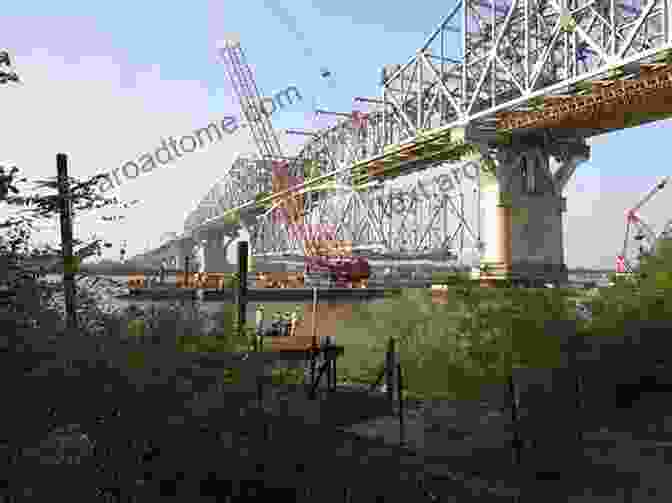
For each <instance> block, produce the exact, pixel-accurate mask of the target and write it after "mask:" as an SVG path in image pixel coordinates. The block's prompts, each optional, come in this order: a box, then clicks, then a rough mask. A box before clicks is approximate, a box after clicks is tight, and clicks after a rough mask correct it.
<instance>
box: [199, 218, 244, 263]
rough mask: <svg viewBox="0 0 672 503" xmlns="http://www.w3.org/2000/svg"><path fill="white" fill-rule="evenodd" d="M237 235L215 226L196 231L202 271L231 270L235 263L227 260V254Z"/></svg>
mask: <svg viewBox="0 0 672 503" xmlns="http://www.w3.org/2000/svg"><path fill="white" fill-rule="evenodd" d="M236 238H237V236H231V235H230V233H226V232H225V231H223V230H221V229H217V228H207V229H203V230H200V231H198V233H197V236H196V243H197V244H196V246H197V251H198V253H199V254H200V257H201V260H202V262H203V265H202V269H203V272H219V273H221V272H233V271H234V270H235V264H233V263H231V262H229V260H228V258H227V254H228V253H229V250H230V248H231V246H232V243H234V242H235V240H236Z"/></svg>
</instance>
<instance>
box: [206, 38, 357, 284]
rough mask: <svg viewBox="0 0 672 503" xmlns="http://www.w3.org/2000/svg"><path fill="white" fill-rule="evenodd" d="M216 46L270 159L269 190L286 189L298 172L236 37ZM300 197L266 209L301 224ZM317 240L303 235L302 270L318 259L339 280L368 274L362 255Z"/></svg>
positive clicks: (281, 219) (341, 245) (257, 142)
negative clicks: (292, 169) (284, 149)
mask: <svg viewBox="0 0 672 503" xmlns="http://www.w3.org/2000/svg"><path fill="white" fill-rule="evenodd" d="M219 50H220V55H221V57H222V60H223V62H224V64H225V66H226V69H227V73H228V76H229V79H230V80H231V83H232V86H233V89H234V92H235V93H236V95H237V96H238V100H239V102H240V107H241V110H242V112H243V115H244V117H245V119H246V121H247V123H248V125H249V127H250V131H251V133H252V138H253V141H254V143H255V145H256V147H257V151H258V154H259V155H260V156H261V158H262V159H268V160H270V165H271V185H272V191H273V193H278V192H284V191H288V190H289V189H291V187H293V186H296V185H299V184H302V183H303V177H302V176H292V175H291V174H290V163H289V162H288V161H287V160H286V159H287V157H285V156H284V155H283V154H282V150H281V148H280V143H279V142H278V138H277V135H276V134H275V130H274V129H273V125H272V124H271V118H270V117H269V115H268V114H266V113H264V108H263V101H262V98H261V94H260V92H259V88H258V86H257V84H256V81H255V79H254V75H253V74H252V70H251V69H250V67H249V65H248V64H247V62H246V59H245V54H244V53H243V49H242V48H241V46H240V41H238V40H233V39H230V40H227V41H225V42H224V43H223V44H221V46H220V48H219ZM357 119H358V120H360V121H363V120H365V118H364V117H359V115H358V116H357ZM302 171H303V166H302ZM304 197H305V194H304V193H303V192H302V193H292V194H289V195H287V196H286V197H283V198H282V199H281V200H280V201H277V202H275V203H274V204H273V206H272V208H271V209H270V211H272V212H273V214H274V216H275V215H277V216H278V224H279V225H297V226H303V225H304V217H305V206H306V205H305V200H304ZM318 241H319V240H316V239H313V238H312V237H311V236H306V237H305V239H303V248H304V254H305V256H306V259H307V260H306V269H305V272H309V271H310V270H311V264H313V265H315V264H317V263H320V264H321V265H322V266H324V267H326V270H327V271H328V272H329V274H330V276H331V277H334V276H336V277H337V278H338V281H339V283H341V284H343V283H351V282H352V281H354V282H355V283H361V281H362V280H363V279H367V278H368V276H369V265H368V262H367V261H366V259H362V258H353V257H344V256H343V254H342V253H337V254H335V255H334V254H332V253H325V250H324V248H325V247H324V243H318ZM345 245H346V244H345V243H344V242H341V241H337V240H332V241H331V242H329V243H328V244H327V248H329V249H342V248H347V246H345ZM350 248H352V247H350ZM332 255H333V256H332ZM262 276H263V277H262V278H260V283H261V285H262V287H263V286H274V285H277V284H278V282H277V278H275V277H273V278H272V277H270V275H262ZM297 279H300V281H301V283H303V278H289V275H288V277H287V279H286V281H284V282H281V283H282V284H281V286H290V284H291V285H292V286H294V285H295V284H296V280H297Z"/></svg>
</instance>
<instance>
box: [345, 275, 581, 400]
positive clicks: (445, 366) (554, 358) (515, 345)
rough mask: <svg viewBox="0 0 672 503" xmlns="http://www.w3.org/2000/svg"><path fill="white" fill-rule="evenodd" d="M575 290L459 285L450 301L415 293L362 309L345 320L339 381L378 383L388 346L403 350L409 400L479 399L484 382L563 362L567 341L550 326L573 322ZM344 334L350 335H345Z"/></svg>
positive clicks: (357, 308)
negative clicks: (563, 345) (392, 343)
mask: <svg viewBox="0 0 672 503" xmlns="http://www.w3.org/2000/svg"><path fill="white" fill-rule="evenodd" d="M572 295H575V292H573V291H561V290H558V289H540V290H531V289H481V288H478V287H476V288H474V287H464V286H454V287H452V288H451V289H450V290H449V292H448V298H449V299H451V301H450V302H448V303H445V304H440V303H436V302H433V301H432V297H431V293H430V292H429V291H427V290H424V289H407V290H405V291H404V292H403V293H402V295H400V296H398V297H394V298H390V299H388V300H386V301H385V302H383V303H380V304H361V305H357V306H356V307H355V315H354V316H353V317H352V319H350V320H344V321H343V323H342V327H341V331H339V336H338V337H339V343H340V344H343V345H344V346H345V348H346V351H345V355H344V357H343V359H342V360H343V361H342V362H339V377H340V378H341V379H345V380H351V381H355V382H357V381H359V382H372V381H373V379H375V378H376V376H377V373H378V372H379V371H380V369H381V365H382V362H383V361H384V353H385V348H386V344H387V341H388V340H389V338H390V337H393V338H394V339H395V340H396V341H397V344H398V348H399V352H400V360H401V364H402V367H403V370H404V374H405V382H406V387H407V391H408V395H409V396H415V397H422V398H465V399H470V398H478V394H479V390H480V388H481V386H482V385H484V384H490V383H493V384H496V383H503V382H505V379H506V377H507V376H509V375H510V374H511V370H512V368H515V367H537V368H548V367H549V366H550V367H554V366H557V365H558V364H559V340H558V338H557V337H553V336H551V335H550V334H546V333H545V329H546V327H547V326H548V325H547V323H548V322H551V321H554V320H572V319H575V317H574V316H572V304H573V302H572V300H571V298H570V297H571V296H572ZM341 334H342V335H341Z"/></svg>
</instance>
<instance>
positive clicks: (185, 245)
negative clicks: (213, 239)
mask: <svg viewBox="0 0 672 503" xmlns="http://www.w3.org/2000/svg"><path fill="white" fill-rule="evenodd" d="M194 245H195V242H194V240H193V239H191V238H183V239H180V240H177V241H176V242H175V243H174V245H173V249H172V256H171V259H170V260H169V262H170V265H169V267H171V268H175V269H177V270H178V271H183V270H184V261H185V258H187V257H189V260H192V254H193V249H194Z"/></svg>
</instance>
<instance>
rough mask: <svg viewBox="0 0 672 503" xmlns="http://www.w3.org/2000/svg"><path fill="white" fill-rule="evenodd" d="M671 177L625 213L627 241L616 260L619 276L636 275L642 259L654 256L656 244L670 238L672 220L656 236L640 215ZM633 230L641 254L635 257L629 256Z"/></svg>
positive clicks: (624, 242)
mask: <svg viewBox="0 0 672 503" xmlns="http://www.w3.org/2000/svg"><path fill="white" fill-rule="evenodd" d="M669 180H670V177H665V178H663V180H661V181H660V182H659V183H658V184H657V185H656V186H655V187H653V188H652V189H651V190H650V191H649V192H648V193H647V194H646V196H644V197H643V198H642V199H641V200H640V201H639V203H637V205H635V206H634V207H633V208H631V209H629V210H628V211H626V212H625V216H626V227H625V239H624V240H623V250H622V251H621V254H620V255H619V256H618V257H617V258H616V272H617V273H618V274H632V273H634V272H635V271H636V270H637V268H638V265H639V261H640V260H641V258H642V257H645V256H649V255H652V254H653V253H655V249H656V244H657V243H658V240H659V239H664V238H666V237H670V230H672V220H669V221H668V222H667V223H666V225H665V226H664V228H663V231H662V232H661V233H660V235H656V233H655V232H654V230H653V229H652V228H651V226H650V225H649V224H647V223H646V222H645V221H644V220H643V219H642V217H641V216H640V215H639V210H640V209H641V208H642V207H643V206H644V205H645V204H646V203H648V202H649V201H650V200H651V199H652V198H653V196H655V195H656V194H657V193H658V192H660V191H661V190H663V189H664V188H665V186H666V185H667V183H668V182H669ZM631 229H632V230H634V231H635V232H633V233H632V239H633V240H635V241H637V242H639V243H640V244H639V250H638V251H639V253H638V254H637V255H635V256H632V255H629V251H630V250H629V246H628V245H629V244H630V243H629V241H630V238H631Z"/></svg>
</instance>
